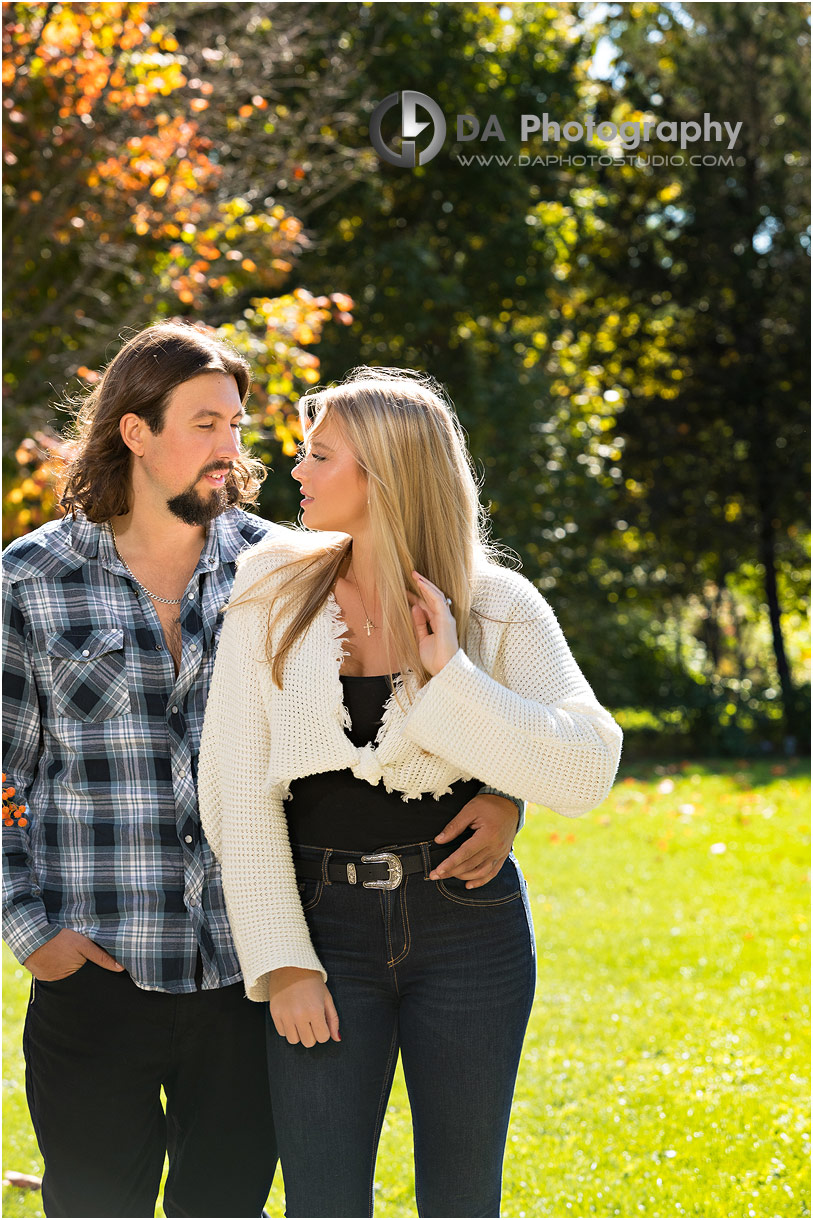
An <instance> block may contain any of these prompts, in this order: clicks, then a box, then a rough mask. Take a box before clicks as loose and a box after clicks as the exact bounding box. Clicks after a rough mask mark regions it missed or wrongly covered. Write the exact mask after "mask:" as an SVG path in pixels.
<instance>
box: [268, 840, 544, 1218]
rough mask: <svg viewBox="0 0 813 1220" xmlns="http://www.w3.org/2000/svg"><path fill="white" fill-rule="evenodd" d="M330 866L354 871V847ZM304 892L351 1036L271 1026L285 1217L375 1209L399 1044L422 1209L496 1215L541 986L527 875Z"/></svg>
mask: <svg viewBox="0 0 813 1220" xmlns="http://www.w3.org/2000/svg"><path fill="white" fill-rule="evenodd" d="M297 850H302V849H297ZM306 854H307V855H308V858H312V859H315V860H320V859H322V858H323V857H324V854H325V853H324V851H323V850H322V849H318V848H311V849H307V852H306ZM331 859H332V860H333V861H337V860H339V861H341V862H342V863H345V862H356V863H358V861H359V854H358V853H352V852H338V851H336V852H332V853H331ZM300 891H301V893H302V901H303V906H304V908H305V912H306V917H307V920H308V925H309V927H310V930H311V936H312V938H313V942H314V945H315V947H316V951H317V953H318V954H319V956H320V958H321V961H322V964H323V965H324V967H325V969H326V970H327V972H328V987H329V988H330V991H331V993H332V995H333V998H334V1000H335V1002H336V1008H337V1009H338V1013H339V1020H340V1033H341V1038H342V1040H341V1042H338V1043H337V1042H329V1043H325V1044H323V1045H317V1046H315V1047H312V1048H307V1047H304V1046H301V1045H296V1046H290V1045H289V1044H288V1043H287V1042H286V1041H285V1040H284V1039H283V1038H280V1036H279V1035H278V1034H277V1032H276V1030H275V1029H274V1026H273V1024H272V1023H271V1021H270V1019H269V1022H268V1044H269V1072H270V1079H271V1081H272V1082H273V1083H272V1098H273V1105H274V1115H275V1118H276V1123H277V1131H278V1134H279V1145H280V1157H281V1160H282V1172H283V1177H284V1179H285V1196H286V1215H287V1216H370V1215H372V1206H373V1178H374V1171H375V1160H376V1151H377V1147H378V1140H379V1136H380V1133H381V1126H382V1123H383V1120H384V1112H385V1110H386V1107H387V1100H388V1098H389V1093H390V1088H391V1085H392V1078H393V1073H394V1070H395V1065H396V1062H397V1059H398V1052H399V1050H400V1052H401V1057H402V1062H403V1067H404V1075H405V1078H406V1083H407V1089H408V1091H409V1100H410V1105H411V1108H412V1121H413V1130H414V1143H415V1185H416V1197H417V1204H418V1213H419V1215H421V1216H498V1215H499V1207H500V1193H501V1178H502V1162H503V1153H504V1150H505V1141H506V1135H507V1131H508V1120H509V1116H510V1111H511V1100H512V1097H513V1092H514V1083H515V1080H516V1075H517V1069H518V1066H519V1059H520V1054H521V1050H522V1040H523V1037H524V1034H525V1027H526V1025H527V1023H528V1017H529V1015H530V1010H531V1002H532V999H533V990H534V979H535V970H534V944H533V930H532V927H531V918H530V912H529V908H528V902H527V896H526V890H525V882H524V880H523V879H522V875H521V873H520V872H519V869H518V867H517V865H516V862H515V861H514V859H513V857H509V859H508V860H507V861H506V862H505V864H504V865H503V867H502V869H501V871H500V872H499V873H498V875H497V876H496V877H495V878H494V880H493V881H490V882H489V883H488V884H487V885H485V886H483V887H481V888H480V889H475V890H467V889H466V888H465V884H464V882H462V881H457V880H447V881H443V882H434V881H428V880H426V878H425V873H415V874H413V875H411V876H408V877H405V878H404V880H403V882H402V883H401V885H400V886H399V888H398V889H395V890H391V891H382V890H365V889H362V887H361V886H360V885H345V884H336V883H334V884H330V885H327V884H324V883H323V882H321V881H305V882H300Z"/></svg>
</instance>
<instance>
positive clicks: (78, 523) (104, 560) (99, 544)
mask: <svg viewBox="0 0 813 1220" xmlns="http://www.w3.org/2000/svg"><path fill="white" fill-rule="evenodd" d="M241 515H242V514H241V513H240V512H239V511H238V510H235V509H226V511H225V512H223V513H221V514H220V515H219V516H218V517H215V519H214V520H213V521H212V522H210V524H209V528H208V530H207V531H206V541H205V542H204V544H203V550H202V551H201V553H200V559H199V560H198V565H197V568H196V571H198V572H200V571H209V572H211V571H214V569H215V568H218V567H219V566H220V565H221V564H222V563H228V562H229V561H230V560H233V559H236V558H237V556H238V555H239V554H240V552H241V551H242V550H244V549H245V547H246V540H245V538H244V537H243V535H242V534H241V533H240V529H239V523H240V518H241ZM70 544H71V549H72V550H73V551H75V552H76V554H77V555H81V557H82V558H83V559H96V558H98V560H99V563H100V564H101V565H102V567H104V568H107V569H108V570H109V571H111V572H118V573H119V574H121V575H127V570H126V568H125V567H124V564H123V563H122V562H121V559H120V558H119V556H118V554H117V553H116V548H115V546H114V545H113V529H112V526H111V524H110V522H109V521H105V522H103V523H102V524H101V525H99V524H96V523H95V522H93V521H88V519H87V517H85V516H84V515H83V514H81V513H77V514H76V516H75V517H74V519H73V521H72V522H71V526H70Z"/></svg>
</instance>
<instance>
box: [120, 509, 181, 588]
mask: <svg viewBox="0 0 813 1220" xmlns="http://www.w3.org/2000/svg"><path fill="white" fill-rule="evenodd" d="M110 532H111V534H112V535H113V550H114V551H115V552H116V554H117V555H118V557H119V559H121V562H122V563H123V564H124V566H125V568H126V569H127V572H128V574H129V575H130V576H132V578H133V580H134V581H135V582H136V584H137V585H138V587H139V589H143V590H144V592H145V593H146V594H147V597H149V598H150V599H151V600H152V601H154V602H163V604H164V605H165V606H180V604H181V602H182V601H183V597H159V596H158V594H157V593H151V592H150V590H149V589H148V588H147V586H146V585H142V583H141V581H140V580H139V579H138V577H137V576H136V575H135V574H134V572H133V571H132V569H131V567H130V565H129V563H128V562H127V560H126V559H124V558H122V554H121V551H120V550H119V547H118V542H117V541H116V531H115V529H114V528H113V522H112V521H111V522H110Z"/></svg>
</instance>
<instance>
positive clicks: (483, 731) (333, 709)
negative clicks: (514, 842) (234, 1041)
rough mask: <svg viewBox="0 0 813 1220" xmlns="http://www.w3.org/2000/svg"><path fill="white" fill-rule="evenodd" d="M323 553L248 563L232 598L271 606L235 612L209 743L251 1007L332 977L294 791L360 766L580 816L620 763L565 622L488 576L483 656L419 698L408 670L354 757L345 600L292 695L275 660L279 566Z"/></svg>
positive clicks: (388, 783)
mask: <svg viewBox="0 0 813 1220" xmlns="http://www.w3.org/2000/svg"><path fill="white" fill-rule="evenodd" d="M323 537H324V536H323ZM314 545H315V543H314V541H312V540H311V537H310V536H309V535H301V534H294V533H293V532H292V533H291V537H290V539H285V538H284V537H283V538H282V539H281V538H280V535H279V533H274V534H273V535H271V536H270V537H269V538H268V539H266V540H263V541H262V542H260V543H259V544H258V545H257V546H255V547H252V548H250V549H249V550H247V551H245V552H244V553H243V554H242V555H241V556H240V559H239V560H238V573H237V578H236V580H235V583H234V588H233V591H232V600H235V599H236V598H238V597H239V596H240V595H241V594H242V593H244V592H245V591H246V590H247V589H249V588H250V587H251V586H253V585H254V584H255V582H256V581H259V580H263V584H262V585H261V586H260V591H261V593H262V601H260V602H249V603H247V604H246V605H244V606H241V607H235V608H234V609H233V610H230V611H229V613H228V614H227V615H226V619H225V622H224V625H223V630H222V634H221V638H220V643H219V646H218V651H217V660H216V663H215V670H214V678H213V681H212V686H211V689H210V692H209V700H208V704H207V708H206V719H205V723H204V728H203V738H202V742H201V752H200V766H199V772H198V783H199V800H200V815H201V821H202V823H203V829H204V831H205V833H206V837H207V839H208V840H209V843H210V845H211V847H212V850H213V852H214V854H215V856H216V857H217V858H218V860H219V861H220V867H221V872H222V880H223V889H224V893H225V896H226V905H227V909H228V914H229V922H230V924H231V928H232V932H233V934H234V940H235V944H236V948H237V954H238V957H239V959H240V965H241V968H242V971H243V978H244V980H245V985H246V993H247V995H248V997H249V999H252V1000H266V999H267V996H268V980H267V975H268V973H269V971H271V970H275V969H277V968H278V967H281V966H300V967H303V968H305V969H309V970H320V971H322V974H323V976H324V977H327V976H326V974H325V972H324V970H323V969H322V965H321V963H320V961H319V959H318V958H317V956H316V953H315V951H314V949H313V946H312V944H311V940H310V936H309V934H308V928H307V924H306V922H305V918H304V915H303V913H302V905H301V903H300V900H299V892H298V889H297V884H296V877H295V875H294V868H293V862H292V858H291V849H290V844H289V840H288V829H287V823H286V817H285V812H284V808H283V801H284V799H285V797H286V796H287V794H288V791H289V786H290V784H291V782H292V781H293V780H295V779H299V778H301V777H302V776H305V775H314V774H317V773H322V772H325V771H340V770H342V769H343V768H345V767H349V768H350V770H351V771H352V772H353V774H354V775H356V776H357V777H358V778H359V779H362V780H366V781H367V783H369V784H378V783H383V784H384V786H385V787H386V789H387V790H388V791H392V790H395V791H399V792H401V793H403V799H404V800H405V801H408V800H410V799H414V798H416V797H418V796H420V795H421V794H422V793H425V792H431V793H433V794H434V795H435V797H437V796H440V795H441V794H442V793H444V792H447V791H448V790H449V786H450V784H451V783H452V782H453V781H454V780H457V779H471V778H473V777H475V776H476V777H477V779H479V780H480V781H481V783H483V784H487V785H489V786H490V787H494V788H499V789H501V790H502V791H503V792H511V793H515V794H516V795H517V796H520V797H523V798H525V799H526V800H528V801H531V802H534V803H536V804H540V805H546V806H548V807H549V808H551V809H553V810H555V811H557V812H558V813H562V814H565V815H566V816H568V817H574V816H576V815H578V814H580V813H584V812H586V811H587V810H588V809H592V808H593V807H594V806H595V805H597V804H599V802H600V801H603V800H604V798H605V797H606V795H607V793H608V792H609V790H610V787H611V786H612V783H613V779H614V777H615V772H616V768H617V766H618V759H619V755H620V752H621V730H620V729H619V728H618V726H617V725H616V723H615V721H614V720H613V719H612V717H611V716H610V714H609V713H608V712H606V711H604V709H603V708H602V707H601V706H600V704H599V703H598V702H597V700H596V698H595V696H594V694H593V692H592V690H591V689H590V687H589V685H588V684H587V681H586V680H585V678H584V677H583V675H582V674H581V672H580V670H579V667H578V666H577V664H576V662H575V661H574V659H573V657H572V655H571V653H570V650H569V648H568V646H567V643H566V641H565V638H564V636H563V635H562V632H561V629H560V627H559V625H558V623H557V622H556V619H555V617H554V615H553V611H552V610H551V609H550V607H549V606H548V605H547V603H546V602H545V601H544V600H543V598H542V597H541V596H540V594H539V593H538V592H537V590H536V589H535V588H534V586H533V585H532V584H531V583H530V582H529V581H527V580H526V579H525V578H524V577H522V576H520V575H518V574H517V573H516V572H512V571H509V570H507V569H505V568H501V567H496V566H493V565H485V564H484V565H483V567H482V568H481V569H480V570H478V573H477V575H476V578H475V582H474V587H473V605H474V607H475V608H476V609H477V610H478V611H480V612H481V614H482V615H483V616H485V617H483V618H482V619H480V620H479V621H480V623H481V625H482V630H481V631H478V630H477V628H476V627H475V628H474V629H473V630H472V631H471V632H470V635H471V636H472V637H473V639H474V641H475V644H476V646H475V647H471V646H470V652H472V653H473V654H474V655H473V656H472V657H471V659H470V657H469V656H467V655H466V653H465V652H464V651H463V649H462V648H461V649H459V650H458V652H457V653H455V655H454V656H453V657H452V659H451V660H450V661H449V662H448V663H447V664H446V665H444V667H443V669H442V670H441V671H440V672H439V673H438V674H436V676H435V677H433V678H432V679H431V680H430V681H429V682H428V683H427V684H426V685H425V686H424V687H422V688H421V689H417V686H416V683H415V681H414V679H413V678H412V676H411V674H407V675H406V676H405V677H404V679H403V685H404V687H405V688H406V691H407V692H408V693H409V694H410V695H411V697H412V702H411V703H410V702H409V701H408V699H407V698H406V696H405V694H404V692H403V691H401V698H400V703H399V701H398V700H397V699H396V698H395V697H394V696H393V697H391V698H390V700H389V702H388V703H387V706H386V709H385V712H384V720H383V724H382V726H381V729H380V730H379V733H378V736H377V738H376V740H375V742H374V743H373V744H371V745H366V746H363V747H361V748H359V747H357V746H354V745H353V743H352V742H351V741H350V740H349V738H348V737H347V735H346V734H345V731H344V730H345V726H346V725H347V724H348V716H347V711H346V709H345V707H344V704H343V701H342V685H341V682H340V679H339V670H340V666H341V663H342V657H343V647H342V638H341V637H342V635H343V634H344V630H345V628H344V624H343V622H342V620H341V617H340V612H339V607H338V605H337V603H336V601H335V599H334V598H333V597H332V596H331V597H329V598H328V601H327V603H326V604H325V606H324V607H323V609H322V610H321V611H320V612H319V613H318V614H317V616H316V618H315V619H314V620H313V622H312V623H311V625H310V627H309V628H308V631H307V632H306V634H305V636H304V637H303V638H302V640H301V641H300V642H299V644H298V645H296V646H295V648H294V649H293V651H292V652H291V653H290V654H289V656H288V659H287V661H286V665H285V672H284V681H283V689H282V690H279V689H278V688H277V687H276V686H274V685H273V683H272V682H271V673H270V666H269V664H268V662H267V661H266V660H265V642H266V633H267V629H268V608H269V603H270V601H271V600H272V599H273V597H274V596H275V590H276V588H277V587H278V586H279V584H280V580H281V576H280V574H279V571H278V569H279V567H280V565H281V564H282V563H284V562H285V561H286V560H287V559H289V558H290V557H292V555H293V554H296V553H301V550H302V548H303V547H308V546H310V547H313V546H314ZM319 545H321V542H320V543H319ZM492 620H493V621H492ZM399 685H400V683H399ZM336 846H340V844H337V845H336Z"/></svg>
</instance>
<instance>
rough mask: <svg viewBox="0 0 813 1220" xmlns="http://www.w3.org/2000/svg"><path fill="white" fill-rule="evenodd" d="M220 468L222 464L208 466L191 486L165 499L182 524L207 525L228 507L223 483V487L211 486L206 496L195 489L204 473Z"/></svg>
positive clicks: (227, 496) (226, 492) (227, 495)
mask: <svg viewBox="0 0 813 1220" xmlns="http://www.w3.org/2000/svg"><path fill="white" fill-rule="evenodd" d="M222 469H223V467H222V466H219V467H217V466H214V467H211V466H210V467H209V468H208V470H202V471H201V473H200V475H199V476H198V478H197V479H196V480H195V482H194V483H193V484H192V486H191V487H187V489H186V491H182V492H181V493H180V494H179V495H177V496H173V497H172V499H171V500H167V508H168V509H169V511H170V512H171V513H174V514H175V516H176V517H180V519H181V521H183V523H184V525H208V524H209V522H210V521H212V520H214V518H215V517H218V516H220V514H221V513H222V512H225V510H226V509H227V508H228V507H229V493H228V491H227V490H226V486H225V484H224V485H223V487H213V488H212V490H211V491H210V492H209V494H208V495H207V496H202V495H200V494H199V493H198V492H197V490H196V488H197V485H198V483H199V482H200V480H201V479H202V478H203V476H204V475H205V474H211V473H212V472H213V471H215V470H222Z"/></svg>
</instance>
